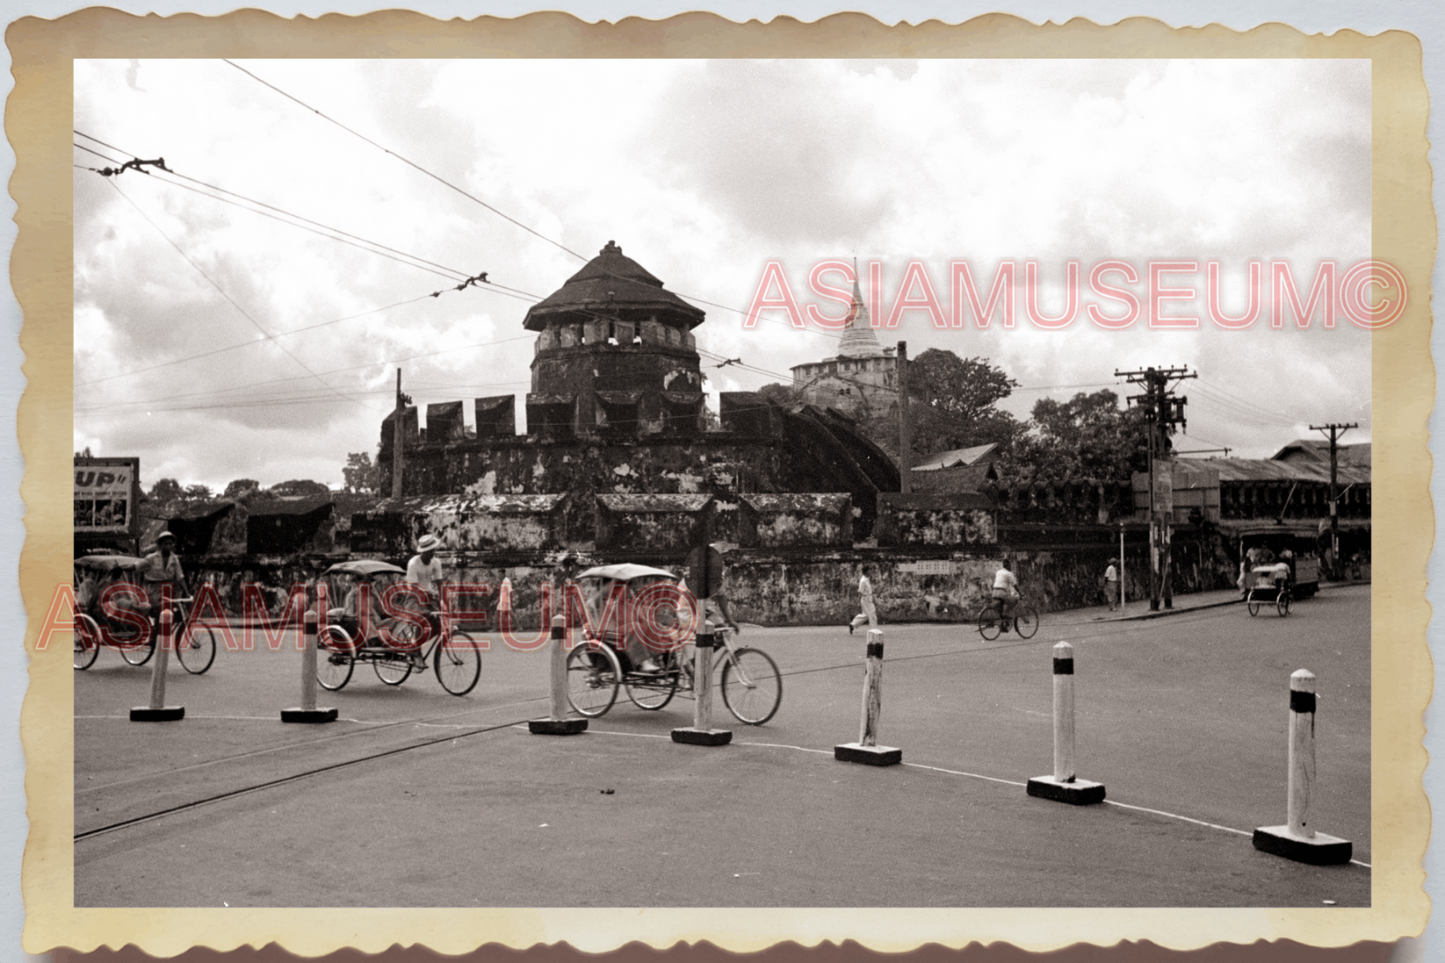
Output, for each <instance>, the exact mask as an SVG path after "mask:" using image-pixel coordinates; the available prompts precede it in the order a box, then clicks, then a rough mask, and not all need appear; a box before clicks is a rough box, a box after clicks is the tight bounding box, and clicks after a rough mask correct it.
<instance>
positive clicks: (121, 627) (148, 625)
mask: <svg viewBox="0 0 1445 963" xmlns="http://www.w3.org/2000/svg"><path fill="white" fill-rule="evenodd" d="M144 567H145V559H143V558H139V557H137V556H135V555H84V556H82V557H80V558H77V559H76V560H75V569H76V583H77V595H76V606H77V611H76V613H75V644H74V650H75V657H74V660H73V665H74V666H75V668H76V669H79V670H82V671H83V670H85V669H88V668H90V667H91V666H92V665H94V664H95V660H96V659H97V658H98V657H99V656H100V650H101V649H102V648H113V649H116V650H118V651H119V652H120V657H121V658H122V659H124V660H125V661H126V662H127V663H128V664H129V665H136V666H140V665H145V664H146V663H147V662H149V661H150V660H151V656H152V655H154V654H155V651H156V637H157V636H158V635H159V630H158V628H157V626H156V622H155V619H153V618H151V617H150V616H149V615H148V614H146V613H147V612H149V610H150V603H149V602H148V601H146V602H144V603H143V604H142V603H140V602H137V601H135V600H141V599H145V590H144V589H142V588H141V586H140V585H139V577H140V576H139V574H138V573H139V572H140V570H141V569H142V568H144ZM87 582H89V585H88V586H87V585H86V583H87ZM116 585H124V586H128V588H127V589H124V590H121V591H115V590H113V589H112V587H113V586H116ZM108 589H112V591H111V592H110V597H109V598H106V592H107V590H108ZM103 599H104V600H105V601H107V602H109V603H110V610H111V611H110V612H107V611H106V606H105V605H103V604H102V600H103ZM192 601H193V599H192V598H190V597H186V598H178V599H173V600H172V604H173V607H174V608H173V614H174V615H175V618H174V620H173V621H172V622H171V625H172V626H173V627H174V629H173V631H175V633H176V643H175V646H176V650H175V651H176V661H178V662H179V663H180V664H181V667H182V668H183V669H185V670H186V671H187V672H189V673H191V674H192V675H200V674H201V673H203V672H205V671H206V670H207V669H209V668H210V667H211V663H212V662H214V661H215V658H216V634H215V631H214V630H213V629H212V628H211V627H209V626H206V625H191V624H190V608H189V606H190V604H191V602H192ZM127 612H128V613H131V614H130V617H126V615H125V614H124V613H127ZM112 613H114V614H112ZM142 623H144V626H142Z"/></svg>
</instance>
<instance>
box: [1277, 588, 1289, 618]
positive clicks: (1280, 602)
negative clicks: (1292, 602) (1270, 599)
mask: <svg viewBox="0 0 1445 963" xmlns="http://www.w3.org/2000/svg"><path fill="white" fill-rule="evenodd" d="M1274 610H1275V611H1276V612H1278V613H1279V614H1280V617H1281V618H1283V617H1284V616H1286V615H1289V593H1288V592H1281V593H1279V596H1278V597H1277V598H1276V599H1275V600H1274Z"/></svg>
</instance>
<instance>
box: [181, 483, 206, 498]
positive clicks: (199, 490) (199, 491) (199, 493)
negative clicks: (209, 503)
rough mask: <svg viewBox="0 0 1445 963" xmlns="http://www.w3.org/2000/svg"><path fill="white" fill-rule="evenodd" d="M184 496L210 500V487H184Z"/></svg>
mask: <svg viewBox="0 0 1445 963" xmlns="http://www.w3.org/2000/svg"><path fill="white" fill-rule="evenodd" d="M185 496H186V497H187V498H210V497H211V486H210V485H187V486H186V490H185Z"/></svg>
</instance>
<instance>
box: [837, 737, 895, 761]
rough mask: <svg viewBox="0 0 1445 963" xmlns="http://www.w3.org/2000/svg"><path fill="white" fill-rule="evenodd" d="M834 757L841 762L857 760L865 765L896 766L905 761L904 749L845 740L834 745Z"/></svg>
mask: <svg viewBox="0 0 1445 963" xmlns="http://www.w3.org/2000/svg"><path fill="white" fill-rule="evenodd" d="M833 758H834V759H836V760H838V761H839V762H856V763H860V764H862V765H865V766H896V765H898V764H899V763H900V762H902V761H903V750H902V749H894V748H893V747H892V746H865V745H863V744H861V743H857V742H845V743H843V744H841V745H837V746H834V747H833Z"/></svg>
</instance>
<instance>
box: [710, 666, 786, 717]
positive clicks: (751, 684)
mask: <svg viewBox="0 0 1445 963" xmlns="http://www.w3.org/2000/svg"><path fill="white" fill-rule="evenodd" d="M722 697H723V703H724V704H725V705H726V706H727V707H728V710H729V711H730V712H731V713H732V714H733V715H735V716H737V720H738V721H739V722H742V723H745V724H747V725H750V726H760V725H762V724H763V723H765V722H767V721H768V720H769V719H771V718H772V717H773V714H774V713H775V712H777V711H778V705H779V704H780V703H781V702H782V701H783V676H782V673H780V672H779V671H778V665H777V663H776V662H774V661H773V657H772V656H770V655H768V654H767V653H766V652H764V651H762V650H761V649H736V650H734V651H731V652H729V653H728V654H727V656H726V657H725V658H724V659H723V668H722Z"/></svg>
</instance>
